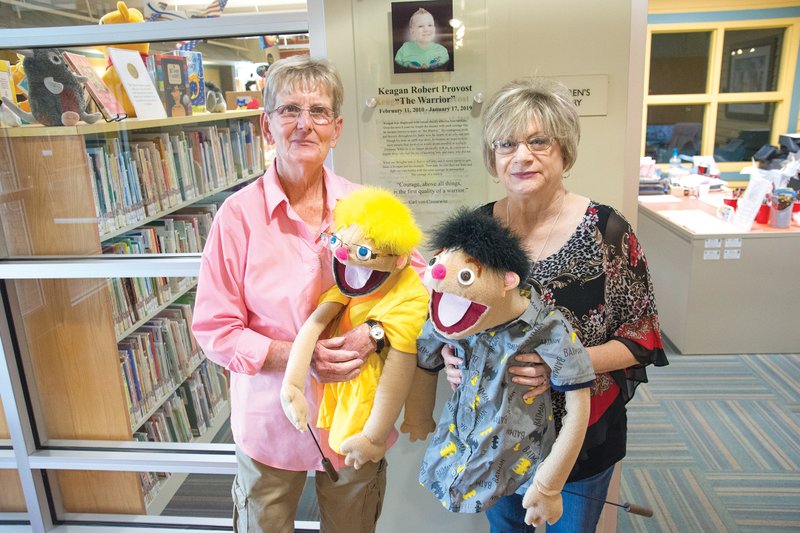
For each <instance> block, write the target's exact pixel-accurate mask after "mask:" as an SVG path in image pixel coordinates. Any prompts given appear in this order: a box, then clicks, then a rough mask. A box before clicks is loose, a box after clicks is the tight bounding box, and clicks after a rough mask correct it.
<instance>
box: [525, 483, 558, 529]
mask: <svg viewBox="0 0 800 533" xmlns="http://www.w3.org/2000/svg"><path fill="white" fill-rule="evenodd" d="M522 506H523V507H524V508H525V509H527V511H526V512H525V523H526V524H529V525H534V526H536V527H539V526H542V525H544V522H545V520H546V521H547V523H548V524H555V523H556V522H558V519H559V518H561V514H562V513H563V512H564V509H563V507H562V501H561V492H556V493H554V494H550V495H548V494H544V493H543V492H541V491H540V490H539V488H538V485H537V484H536V480H535V479H534V481H533V483H531V486H530V487H528V490H527V491H525V496H524V497H523V498H522Z"/></svg>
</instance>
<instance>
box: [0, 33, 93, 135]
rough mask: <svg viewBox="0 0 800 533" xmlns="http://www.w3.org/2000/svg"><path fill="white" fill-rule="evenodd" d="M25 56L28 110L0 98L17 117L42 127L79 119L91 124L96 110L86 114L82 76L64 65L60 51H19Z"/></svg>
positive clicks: (74, 122)
mask: <svg viewBox="0 0 800 533" xmlns="http://www.w3.org/2000/svg"><path fill="white" fill-rule="evenodd" d="M19 53H20V54H22V55H23V56H25V59H23V61H22V66H23V68H24V69H25V76H26V77H27V78H28V100H30V103H31V112H30V113H26V112H25V111H23V110H22V109H20V108H19V107H17V106H16V105H15V104H14V103H13V102H9V101H8V100H5V99H4V100H3V105H5V106H8V108H9V109H11V110H12V111H13V112H14V113H15V114H16V115H17V116H18V117H20V118H21V119H23V120H25V121H27V122H31V123H33V122H39V123H41V124H44V125H45V126H74V125H75V124H77V123H78V121H79V120H84V121H86V122H88V123H90V124H91V123H94V122H96V121H97V120H98V119H99V118H100V116H101V115H100V114H99V113H94V114H88V113H86V101H85V100H84V97H83V83H84V82H86V78H84V77H83V76H76V75H75V74H73V73H72V71H70V70H69V68H67V64H66V62H65V61H64V57H63V56H62V55H61V50H59V49H57V48H37V49H34V50H20V52H19Z"/></svg>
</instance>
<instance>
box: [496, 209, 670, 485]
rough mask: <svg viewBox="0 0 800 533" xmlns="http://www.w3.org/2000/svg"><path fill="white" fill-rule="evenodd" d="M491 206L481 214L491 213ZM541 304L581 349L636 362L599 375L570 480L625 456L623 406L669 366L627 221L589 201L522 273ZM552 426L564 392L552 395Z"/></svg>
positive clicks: (638, 251) (561, 410)
mask: <svg viewBox="0 0 800 533" xmlns="http://www.w3.org/2000/svg"><path fill="white" fill-rule="evenodd" d="M493 208H494V203H489V204H486V205H485V206H483V207H482V209H483V210H484V211H485V212H487V213H488V214H490V215H491V214H492V212H493ZM528 281H529V282H530V283H531V285H532V286H533V288H534V289H535V290H536V292H538V293H539V295H540V296H541V298H542V300H543V301H544V302H545V303H548V304H550V305H554V306H556V307H557V308H558V309H559V310H560V311H561V312H562V313H563V314H564V316H565V317H566V318H567V320H569V321H570V323H571V324H572V327H573V328H574V329H575V331H576V332H577V334H578V336H579V337H580V339H581V342H583V345H584V346H586V347H591V346H597V345H600V344H604V343H606V342H608V341H610V340H617V341H620V342H622V343H623V344H625V346H627V347H628V348H629V349H630V351H631V352H632V353H633V355H634V357H635V358H636V360H637V361H638V362H639V364H638V365H636V366H633V367H630V368H627V369H624V370H617V371H613V372H608V373H602V374H597V378H596V379H595V382H594V385H592V391H591V412H590V418H589V428H588V430H587V432H586V439H585V440H584V443H583V448H582V449H581V453H580V456H579V457H578V461H577V463H576V464H575V468H573V470H572V473H571V474H570V477H569V481H575V480H579V479H585V478H587V477H591V476H593V475H595V474H598V473H600V472H602V471H603V470H606V469H607V468H609V467H610V466H611V465H613V464H614V463H616V462H618V461H619V460H620V459H622V458H623V457H624V456H625V444H626V432H627V417H626V413H625V404H626V403H628V401H630V399H631V398H632V397H633V394H634V391H635V390H636V386H637V385H638V384H639V383H643V382H645V383H646V382H647V372H646V371H645V367H646V366H647V365H649V364H655V365H656V366H664V365H667V364H668V361H667V357H666V355H665V354H664V350H663V345H662V342H661V332H660V329H659V325H658V314H657V312H656V304H655V296H654V294H653V284H652V282H651V281H650V274H649V273H648V270H647V261H646V259H645V257H644V252H643V251H642V247H641V246H640V244H639V241H638V239H637V238H636V235H635V234H634V232H633V228H631V226H630V224H628V221H627V220H625V218H624V217H623V216H622V215H621V214H620V213H619V212H618V211H617V210H615V209H614V208H612V207H610V206H607V205H603V204H598V203H596V202H594V201H590V202H589V206H588V207H587V209H586V213H585V214H584V216H583V219H582V220H581V223H580V225H579V226H578V227H577V228H576V230H575V233H573V234H572V236H571V237H570V238H569V240H568V241H567V242H566V244H564V246H563V247H562V248H561V249H560V250H559V251H557V252H556V253H554V254H553V255H551V256H549V257H547V258H544V259H542V260H541V261H538V262H535V263H534V264H533V265H532V267H531V271H530V274H529V276H528ZM551 394H552V395H553V405H554V418H555V419H556V424H557V427H560V421H561V419H562V418H563V416H564V414H565V412H566V411H565V409H564V395H563V393H559V392H557V391H554V390H551Z"/></svg>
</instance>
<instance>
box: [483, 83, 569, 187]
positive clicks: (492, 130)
mask: <svg viewBox="0 0 800 533" xmlns="http://www.w3.org/2000/svg"><path fill="white" fill-rule="evenodd" d="M534 122H535V123H536V124H538V125H539V128H541V130H542V132H543V133H544V134H546V135H552V136H553V137H555V139H556V142H558V145H559V146H560V147H561V153H562V154H563V156H564V171H565V172H566V171H567V170H569V169H570V168H572V165H574V164H575V160H576V159H577V158H578V143H579V142H580V139H581V126H580V121H579V119H578V109H577V107H575V102H574V101H573V99H572V94H571V93H570V91H569V89H567V87H566V86H565V85H564V84H562V83H560V82H558V81H554V80H550V79H547V78H523V79H519V80H514V81H512V82H510V83H508V84H506V85H505V86H503V87H502V88H501V89H500V90H499V91H497V93H496V94H494V95H493V96H492V97H491V98H490V99H489V101H488V102H487V103H486V109H485V110H484V112H483V162H484V164H485V165H486V170H488V171H489V174H491V175H492V176H496V175H497V174H496V170H495V156H494V147H493V145H492V143H493V142H494V141H499V140H507V139H510V140H515V141H521V140H523V139H524V137H526V136H527V135H528V133H529V131H530V128H531V124H533V123H534Z"/></svg>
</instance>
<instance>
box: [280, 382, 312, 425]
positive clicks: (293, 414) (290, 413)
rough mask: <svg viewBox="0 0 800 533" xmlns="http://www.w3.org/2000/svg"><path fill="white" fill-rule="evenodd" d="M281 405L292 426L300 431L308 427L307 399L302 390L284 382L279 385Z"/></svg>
mask: <svg viewBox="0 0 800 533" xmlns="http://www.w3.org/2000/svg"><path fill="white" fill-rule="evenodd" d="M281 406H282V407H283V412H284V413H285V414H286V418H288V419H289V421H290V422H291V423H292V424H293V425H294V427H296V428H297V429H299V430H300V431H306V430H307V429H308V401H307V400H306V396H305V394H303V391H302V390H300V389H298V388H297V387H295V386H294V385H291V384H289V383H284V384H283V385H282V386H281Z"/></svg>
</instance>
